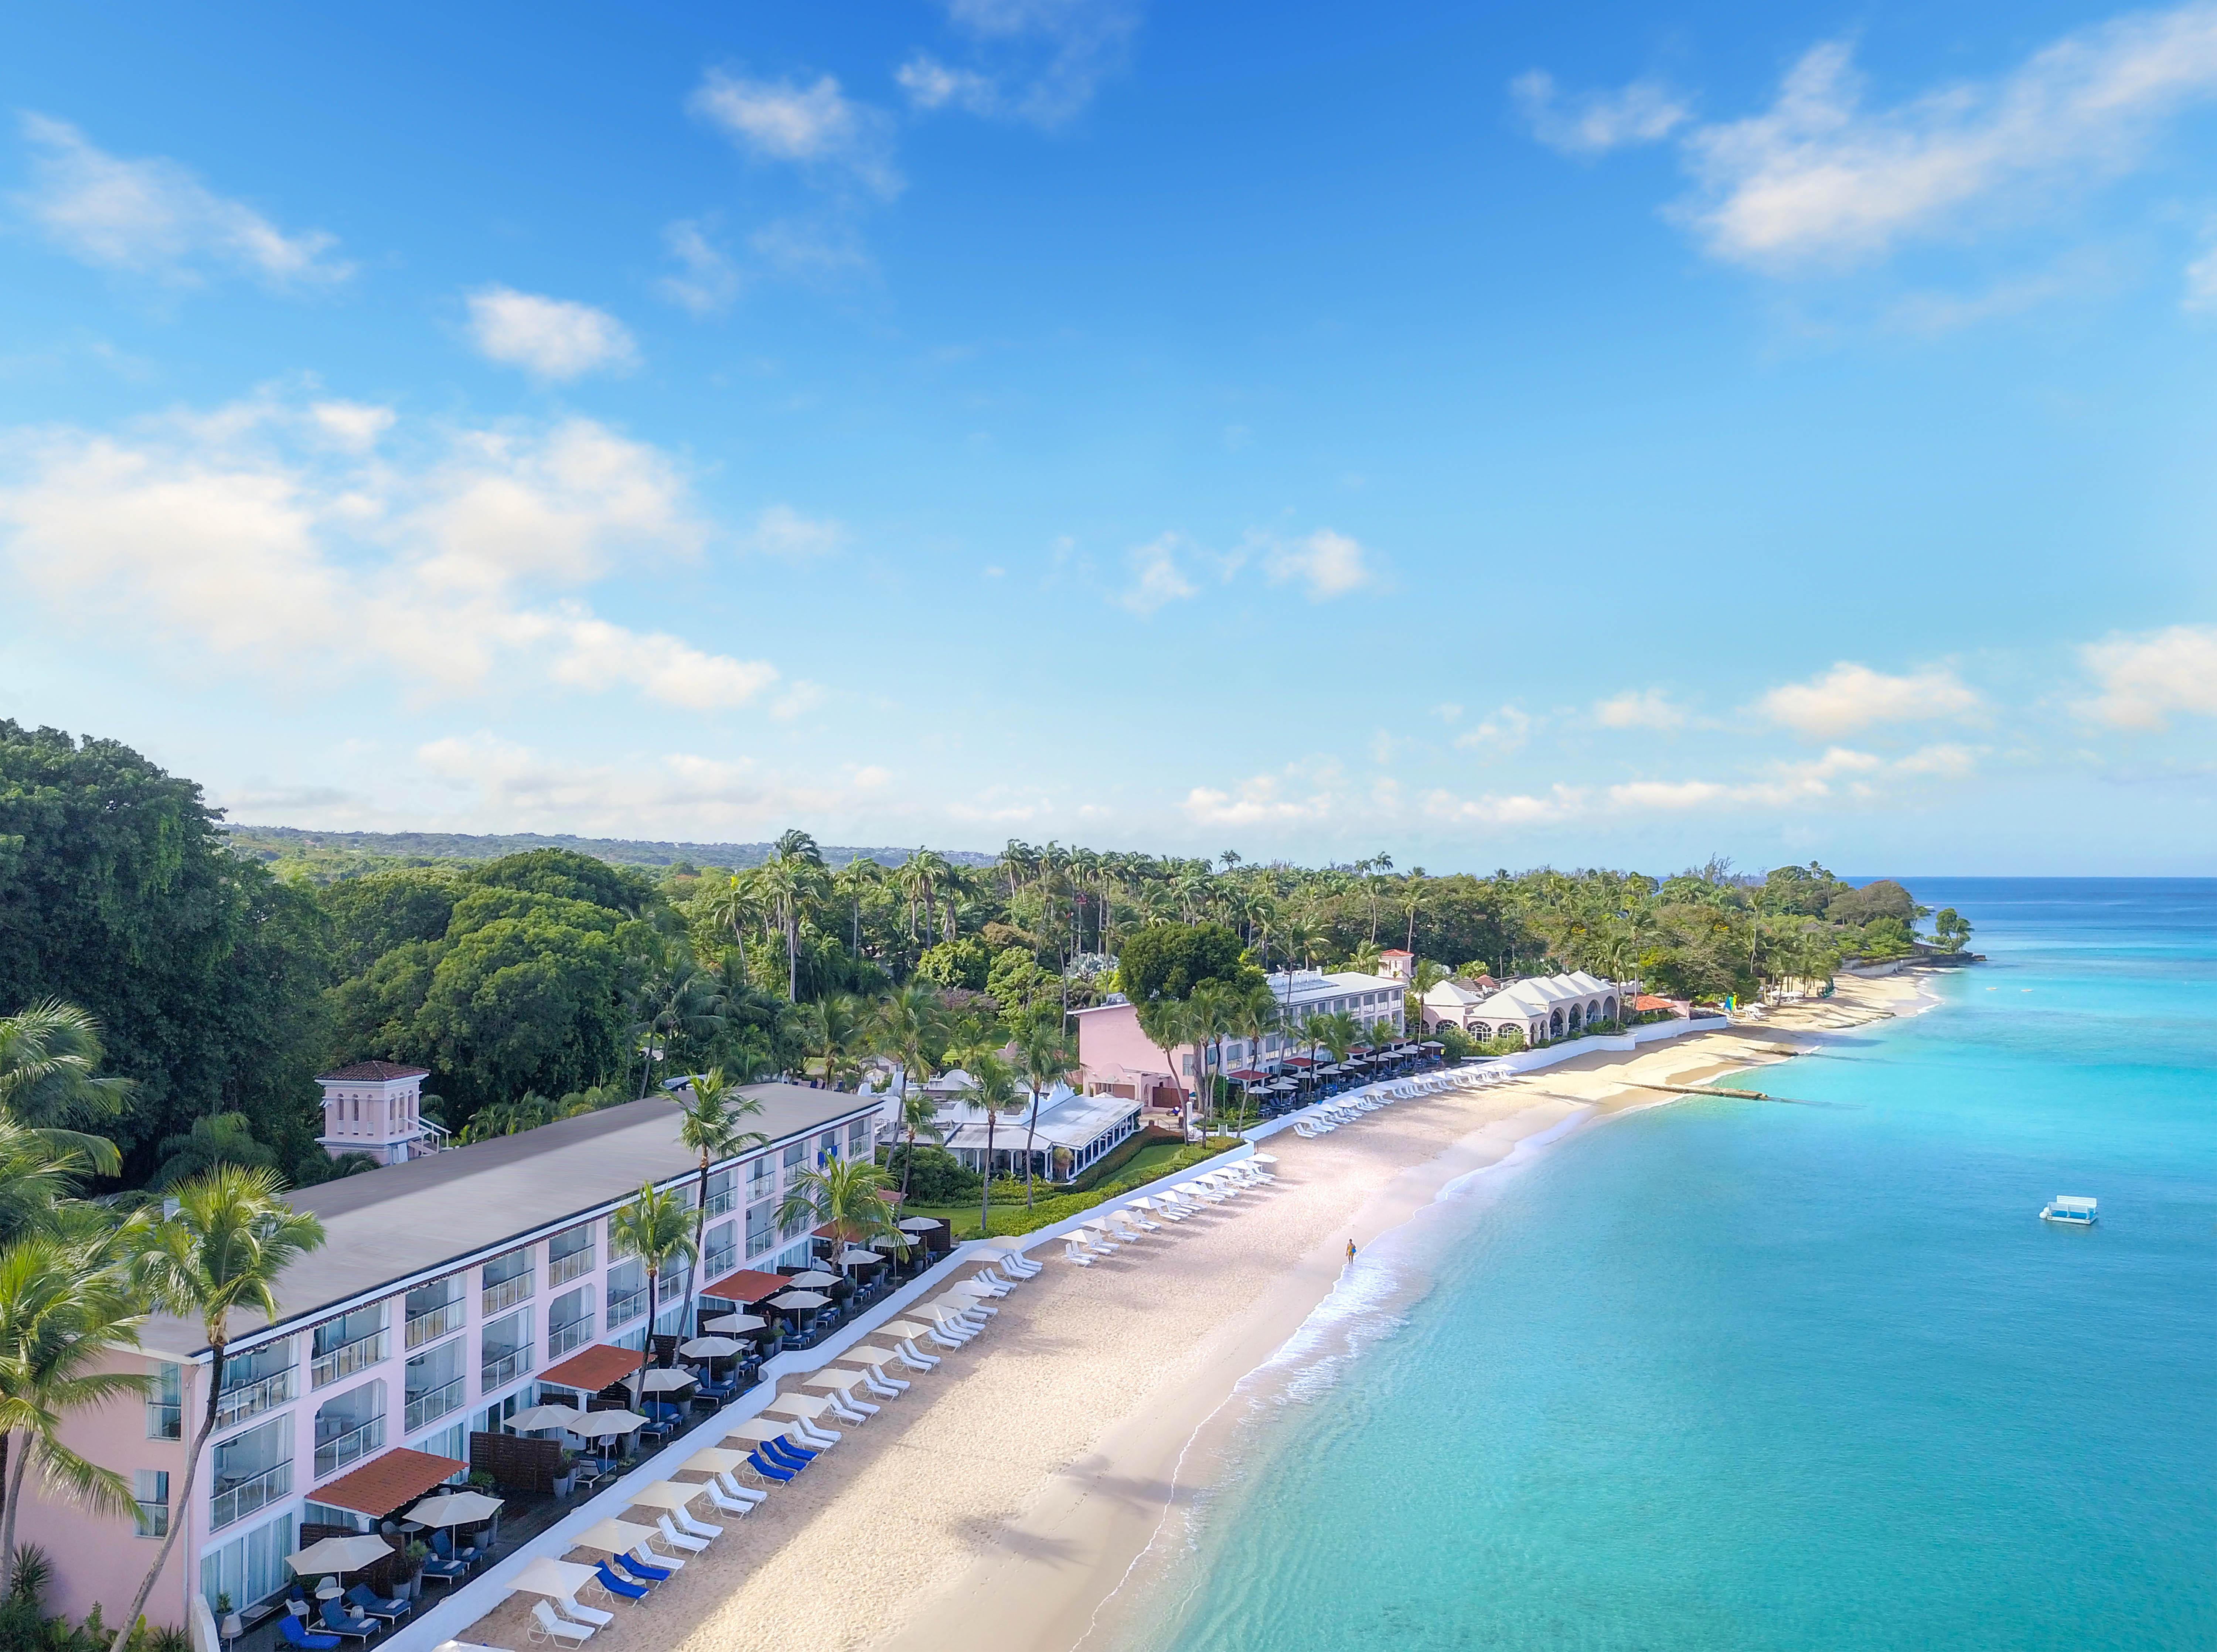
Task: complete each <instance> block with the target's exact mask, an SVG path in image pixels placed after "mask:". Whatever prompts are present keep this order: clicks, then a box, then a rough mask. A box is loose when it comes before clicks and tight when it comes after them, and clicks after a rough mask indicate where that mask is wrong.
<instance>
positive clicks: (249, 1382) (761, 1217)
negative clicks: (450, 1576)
mask: <svg viewBox="0 0 2217 1652" xmlns="http://www.w3.org/2000/svg"><path fill="white" fill-rule="evenodd" d="M365 1065H377V1066H380V1067H381V1066H383V1065H384V1063H365ZM421 1083H422V1075H421V1074H420V1073H417V1072H416V1071H415V1070H414V1069H393V1070H389V1071H383V1072H378V1073H363V1072H361V1069H356V1068H349V1069H343V1070H342V1071H341V1072H338V1073H333V1074H330V1075H328V1076H326V1078H325V1079H324V1084H325V1087H326V1090H325V1094H326V1097H327V1100H326V1110H325V1128H326V1137H325V1143H326V1145H327V1146H330V1147H333V1148H336V1149H338V1150H343V1151H349V1152H351V1151H356V1150H363V1151H376V1150H378V1149H379V1148H380V1146H381V1147H383V1148H384V1149H386V1150H388V1151H390V1150H392V1149H394V1148H396V1147H401V1148H405V1149H408V1150H409V1152H410V1154H411V1155H412V1150H413V1144H414V1143H416V1142H417V1139H418V1137H417V1136H415V1135H414V1134H412V1133H411V1132H412V1131H413V1130H414V1128H415V1120H414V1108H413V1106H412V1098H413V1096H414V1095H415V1094H416V1093H417V1090H420V1087H421ZM411 1085H412V1086H414V1087H416V1088H414V1089H411V1088H410V1087H411ZM744 1094H746V1095H748V1096H750V1097H752V1098H755V1099H758V1100H760V1101H761V1102H762V1104H763V1111H762V1113H761V1115H760V1116H759V1117H758V1118H757V1119H754V1120H752V1121H751V1122H752V1123H753V1124H754V1125H755V1126H756V1128H757V1129H759V1130H760V1131H762V1132H763V1134H764V1135H765V1136H767V1137H769V1141H768V1143H766V1144H764V1145H762V1146H759V1147H751V1148H750V1149H748V1150H746V1151H745V1152H744V1153H743V1154H741V1155H739V1156H736V1157H733V1158H730V1159H726V1160H723V1161H721V1162H718V1163H716V1164H714V1165H712V1166H711V1167H710V1170H709V1175H708V1182H707V1233H706V1236H705V1240H704V1243H703V1247H702V1250H703V1254H702V1256H701V1265H700V1267H698V1268H697V1269H686V1270H683V1271H681V1272H679V1273H675V1274H672V1275H665V1276H664V1278H663V1279H661V1281H660V1288H659V1290H658V1300H657V1301H656V1302H655V1303H653V1304H649V1303H648V1302H647V1300H646V1281H645V1273H644V1272H643V1269H642V1266H641V1264H640V1261H639V1258H637V1257H636V1256H626V1255H622V1254H618V1253H617V1251H616V1250H615V1249H614V1247H612V1246H611V1245H610V1243H609V1242H608V1217H609V1216H610V1215H611V1213H613V1212H614V1211H616V1210H617V1209H618V1208H619V1207H620V1206H621V1205H625V1204H627V1202H629V1201H630V1200H631V1199H633V1197H635V1196H636V1195H637V1193H639V1188H640V1187H641V1185H642V1184H648V1183H651V1184H652V1185H653V1186H655V1187H660V1188H670V1189H675V1190H676V1191H677V1192H678V1193H680V1194H681V1196H682V1197H683V1198H684V1199H686V1201H687V1203H688V1204H691V1203H692V1201H693V1199H694V1197H695V1193H696V1192H697V1190H698V1187H699V1180H700V1165H699V1161H698V1159H697V1158H696V1157H695V1155H694V1154H693V1153H692V1152H690V1151H689V1150H688V1149H687V1148H686V1147H685V1145H684V1144H683V1143H682V1142H681V1141H680V1140H679V1139H678V1135H677V1130H678V1123H679V1119H680V1114H679V1112H678V1109H677V1107H676V1106H675V1105H674V1104H673V1103H672V1102H671V1101H670V1100H668V1099H666V1098H665V1097H662V1096H655V1097H650V1098H649V1099H647V1100H640V1101H632V1102H627V1103H625V1104H623V1105H622V1106H614V1107H609V1108H606V1109H604V1110H602V1111H601V1112H598V1113H586V1114H584V1115H582V1116H580V1117H578V1118H575V1119H562V1120H559V1121H558V1122H556V1123H554V1124H550V1125H542V1126H541V1127H540V1128H539V1129H537V1130H529V1131H522V1132H521V1133H520V1134H517V1135H514V1136H503V1137H498V1138H497V1139H495V1140H492V1141H489V1142H481V1143H476V1144H474V1145H472V1146H467V1147H456V1148H451V1149H448V1150H445V1151H442V1152H435V1153H430V1154H428V1155H425V1156H420V1157H419V1156H404V1160H403V1161H402V1162H392V1163H390V1164H388V1165H387V1166H386V1168H380V1169H377V1170H373V1171H369V1172H367V1173H365V1174H361V1175H356V1176H348V1177H344V1178H342V1179H341V1180H336V1181H330V1182H325V1183H323V1184H322V1185H320V1186H318V1187H304V1188H300V1189H298V1190H296V1191H295V1192H293V1193H290V1194H288V1195H287V1199H288V1200H289V1202H290V1203H291V1204H292V1205H293V1208H294V1209H296V1210H300V1211H308V1212H311V1213H312V1214H313V1215H315V1216H317V1217H320V1218H321V1219H322V1221H323V1224H324V1232H325V1235H326V1239H325V1242H324V1246H323V1248H321V1249H319V1250H316V1251H313V1252H312V1253H310V1254H308V1255H306V1256H305V1257H303V1258H301V1260H300V1261H298V1262H296V1263H295V1264H294V1265H293V1267H291V1268H289V1269H287V1272H286V1273H285V1274H284V1276H283V1278H282V1279H281V1280H280V1281H279V1284H278V1311H277V1316H276V1318H275V1320H274V1321H273V1322H269V1323H263V1322H262V1321H261V1320H260V1318H259V1316H254V1317H252V1318H249V1319H246V1320H245V1321H244V1322H241V1323H239V1324H238V1325H237V1326H236V1328H235V1330H234V1335H233V1339H232V1341H231V1343H230V1345H229V1347H228V1350H227V1356H228V1357H227V1358H226V1359H225V1360H224V1362H223V1369H222V1370H221V1371H219V1372H218V1371H215V1370H213V1369H211V1365H212V1360H211V1353H210V1350H209V1348H208V1346H207V1340H206V1338H205V1336H204V1335H202V1332H201V1327H200V1326H199V1325H198V1324H197V1323H194V1322H183V1321H180V1320H176V1319H171V1318H166V1317H161V1316H157V1317H156V1318H154V1319H153V1320H151V1322H149V1323H148V1324H147V1325H146V1327H145V1330H144V1332H143V1333H142V1344H143V1348H142V1352H140V1353H136V1354H133V1355H122V1354H119V1355H116V1356H114V1365H112V1366H111V1368H112V1369H113V1368H120V1369H123V1370H127V1371H133V1372H144V1373H145V1374H147V1375H149V1376H151V1378H153V1385H152V1387H151V1390H149V1392H148V1393H147V1395H146V1396H145V1398H144V1399H143V1400H141V1399H139V1398H135V1397H134V1398H130V1399H125V1400H117V1401H115V1402H113V1403H110V1404H108V1405H104V1406H100V1407H97V1408H94V1409H88V1410H85V1411H83V1412H78V1413H75V1414H72V1415H70V1416H69V1417H68V1418H67V1419H66V1420H65V1422H64V1424H63V1427H62V1429H61V1437H62V1440H63V1443H64V1444H65V1445H69V1446H70V1447H71V1448H72V1449H74V1450H76V1451H77V1452H80V1453H82V1454H83V1456H85V1457H87V1458H90V1460H91V1461H93V1462H95V1463H98V1464H102V1465H103V1466H105V1467H109V1468H113V1469H115V1470H118V1471H119V1472H120V1474H121V1475H122V1476H123V1478H124V1480H125V1481H126V1482H127V1483H129V1484H131V1485H132V1486H133V1488H134V1489H135V1492H136V1497H137V1503H138V1514H137V1517H136V1519H135V1520H133V1519H125V1518H118V1517H115V1516H113V1515H106V1516H103V1515H96V1514H93V1513H88V1512H87V1511H85V1510H84V1509H83V1508H81V1507H76V1506H74V1505H71V1504H69V1503H67V1502H64V1501H59V1500H57V1499H55V1498H53V1497H52V1496H50V1495H46V1494H44V1493H42V1492H40V1491H38V1490H36V1489H33V1488H34V1485H35V1481H29V1482H26V1491H27V1494H28V1495H27V1497H26V1501H25V1504H24V1507H23V1508H22V1512H21V1515H20V1524H19V1526H18V1528H17V1532H16V1538H17V1541H18V1542H19V1543H24V1544H38V1545H39V1546H40V1548H42V1549H43V1550H45V1551H46V1553H47V1554H48V1555H49V1556H52V1560H53V1568H54V1581H53V1589H52V1608H51V1609H52V1610H55V1611H59V1612H65V1613H67V1614H68V1615H69V1616H70V1617H71V1618H81V1617H83V1615H84V1614H85V1613H86V1612H89V1611H90V1610H91V1608H92V1606H93V1604H94V1603H95V1602H96V1601H97V1602H99V1603H102V1605H104V1606H106V1607H107V1608H108V1610H109V1611H110V1612H116V1611H120V1610H121V1609H122V1607H123V1606H125V1605H126V1604H127V1602H128V1601H129V1600H130V1599H131V1596H132V1593H133V1591H134V1590H135V1589H136V1588H137V1587H138V1583H139V1578H140V1577H142V1576H143V1575H145V1569H146V1568H147V1566H148V1565H149V1564H151V1561H152V1556H153V1554H154V1550H155V1548H156V1543H155V1541H154V1540H155V1539H157V1538H160V1537H161V1536H162V1535H163V1534H164V1532H167V1531H168V1530H169V1527H170V1522H172V1521H182V1522H183V1523H184V1529H183V1532H182V1534H181V1535H180V1538H179V1540H178V1543H177V1545H176V1549H175V1550H172V1552H171V1555H170V1561H169V1563H168V1565H167V1566H166V1568H165V1569H164V1573H163V1575H162V1577H161V1579H160V1581H159V1582H158V1584H157V1587H156V1589H155V1592H154V1594H153V1596H152V1598H151V1600H149V1601H148V1602H147V1608H146V1615H147V1620H148V1621H149V1622H150V1623H151V1624H157V1625H161V1624H173V1625H176V1626H179V1627H182V1626H183V1625H184V1624H186V1623H187V1622H188V1601H189V1600H190V1598H191V1596H192V1595H194V1594H195V1593H197V1594H199V1595H200V1596H201V1598H202V1599H203V1600H206V1601H207V1603H208V1606H209V1607H210V1609H211V1610H212V1611H213V1609H214V1606H215V1603H216V1600H217V1598H218V1597H219V1595H228V1596H229V1597H230V1598H231V1602H232V1606H233V1607H234V1608H235V1609H237V1610H238V1611H239V1612H242V1613H244V1614H245V1615H246V1617H247V1618H248V1621H249V1622H250V1623H251V1622H252V1621H253V1620H254V1618H256V1616H257V1615H258V1612H257V1608H266V1607H267V1606H268V1605H269V1603H270V1602H271V1601H272V1600H274V1598H275V1596H276V1595H277V1594H278V1593H280V1592H281V1591H282V1590H284V1589H285V1588H286V1587H288V1586H289V1585H290V1584H291V1582H292V1581H293V1577H292V1573H291V1572H290V1571H289V1570H288V1569H287V1566H286V1564H285V1556H287V1555H288V1554H291V1553H293V1551H294V1550H297V1549H298V1548H300V1546H301V1545H300V1543H299V1542H298V1541H297V1540H296V1539H297V1538H298V1536H299V1534H300V1528H301V1526H302V1525H303V1524H304V1523H312V1524H315V1525H317V1526H322V1527H326V1528H329V1527H338V1528H351V1529H355V1530H363V1531H370V1530H375V1529H376V1528H377V1525H378V1523H379V1522H380V1521H383V1520H386V1519H390V1518H392V1516H393V1515H394V1514H395V1513H397V1512H398V1510H400V1509H402V1508H403V1507H406V1506H408V1505H410V1504H412V1503H413V1502H414V1501H416V1499H417V1498H418V1497H419V1496H421V1495H423V1494H424V1493H426V1492H428V1491H429V1490H431V1489H433V1488H434V1487H435V1486H438V1485H441V1484H443V1483H446V1482H449V1481H454V1480H456V1479H460V1478H463V1477H466V1476H467V1474H468V1472H469V1470H470V1467H471V1459H472V1455H473V1452H475V1451H476V1449H477V1448H478V1446H479V1442H480V1441H482V1440H484V1438H485V1436H486V1435H493V1434H498V1433H499V1431H500V1425H501V1422H502V1421H503V1418H506V1417H509V1416H512V1415H515V1414H516V1411H517V1410H518V1409H522V1408H523V1407H527V1406H530V1405H533V1404H535V1403H537V1402H538V1400H539V1397H540V1389H541V1387H542V1385H546V1386H552V1387H557V1388H566V1389H568V1390H571V1391H573V1392H574V1391H576V1390H578V1389H579V1388H581V1387H584V1388H591V1387H597V1386H599V1382H600V1381H605V1380H606V1375H605V1373H606V1372H607V1371H608V1370H610V1369H628V1368H629V1366H630V1365H631V1364H632V1356H630V1355H628V1354H618V1353H615V1352H614V1350H635V1349H638V1348H640V1347H644V1346H645V1337H646V1335H647V1329H648V1326H649V1324H650V1323H652V1326H653V1327H654V1328H655V1330H656V1331H658V1332H675V1331H681V1330H690V1329H691V1328H692V1322H693V1319H694V1317H695V1315H694V1308H695V1303H696V1301H697V1300H698V1299H699V1298H700V1297H701V1295H702V1294H704V1292H703V1290H702V1283H703V1282H706V1283H707V1284H714V1283H718V1282H720V1281H722V1280H723V1279H724V1278H725V1276H726V1275H728V1274H732V1273H734V1272H735V1271H736V1270H739V1269H743V1268H745V1267H749V1266H750V1265H751V1266H752V1267H758V1268H761V1269H765V1270H767V1269H771V1268H775V1267H780V1266H797V1265H801V1264H805V1263H806V1261H807V1260H808V1256H809V1252H810V1245H811V1236H810V1233H809V1231H808V1230H807V1228H806V1225H804V1224H780V1223H779V1222H778V1221H777V1215H776V1213H777V1208H778V1204H779V1201H780V1199H781V1196H782V1194H783V1193H784V1191H785V1189H786V1188H787V1187H788V1186H789V1185H790V1184H791V1182H792V1180H793V1179H794V1177H795V1176H796V1175H797V1174H800V1172H802V1171H804V1170H806V1169H808V1168H812V1167H813V1166H815V1165H816V1164H818V1163H819V1162H822V1161H823V1160H824V1158H825V1157H826V1156H847V1157H849V1158H853V1157H859V1156H864V1155H867V1154H868V1153H869V1152H870V1151H871V1150H872V1147H873V1140H872V1137H873V1133H874V1132H873V1128H872V1125H873V1121H874V1117H875V1115H876V1113H877V1112H878V1109H879V1107H880V1098H879V1097H877V1096H874V1095H856V1094H852V1093H850V1092H842V1091H837V1090H822V1089H814V1088H809V1087H806V1086H804V1085H799V1084H785V1083H769V1084H753V1085H749V1086H747V1087H745V1090H744ZM357 1097H359V1098H361V1107H362V1112H361V1119H360V1121H359V1122H360V1126H361V1134H356V1133H355V1126H356V1123H357V1121H356V1119H355V1105H356V1100H357ZM396 1099H398V1100H409V1101H410V1103H411V1104H410V1105H407V1106H394V1105H393V1104H394V1102H395V1100H396ZM335 1106H343V1113H334V1112H333V1111H332V1109H333V1108H334V1107H335ZM380 1108H381V1109H382V1110H381V1111H380V1110H379V1109H380ZM380 1137H381V1139H380ZM364 1143H367V1146H365V1145H364ZM596 1378H598V1379H599V1381H596V1380H595V1379H596ZM211 1382H213V1383H214V1384H217V1392H218V1409H217V1413H216V1416H217V1423H216V1428H215V1432H214V1433H213V1435H212V1436H211V1438H210V1442H209V1445H208V1447H207V1456H206V1458H204V1459H203V1461H202V1463H201V1469H200V1472H199V1475H198V1476H197V1477H196V1478H195V1482H194V1486H193V1494H192V1498H191V1501H190V1502H189V1503H188V1504H183V1503H180V1502H179V1501H177V1500H176V1497H175V1496H174V1495H173V1489H176V1488H181V1487H182V1484H183V1481H184V1469H185V1460H184V1457H185V1451H186V1442H188V1440H189V1439H190V1438H191V1437H192V1434H193V1433H194V1432H195V1430H196V1429H197V1427H198V1424H199V1420H200V1418H201V1416H202V1415H203V1414H204V1411H205V1408H206V1406H207V1393H208V1384H210V1383H211ZM508 1443H509V1444H513V1443H514V1442H513V1439H512V1438H509V1442H508ZM486 1448H487V1449H497V1447H495V1446H493V1445H492V1444H491V1442H486Z"/></svg>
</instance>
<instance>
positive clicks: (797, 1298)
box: [769, 1291, 831, 1308]
mask: <svg viewBox="0 0 2217 1652" xmlns="http://www.w3.org/2000/svg"><path fill="white" fill-rule="evenodd" d="M830 1304H831V1298H829V1297H827V1296H825V1295H824V1293H823V1292H822V1291H785V1292H784V1293H782V1294H781V1295H779V1296H775V1297H772V1298H770V1299H769V1305H770V1306H771V1307H773V1308H823V1307H827V1306H829V1305H830Z"/></svg>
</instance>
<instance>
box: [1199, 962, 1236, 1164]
mask: <svg viewBox="0 0 2217 1652" xmlns="http://www.w3.org/2000/svg"><path fill="white" fill-rule="evenodd" d="M1186 1013H1187V1017H1188V1021H1187V1029H1186V1030H1187V1033H1188V1035H1189V1037H1191V1038H1192V1039H1193V1040H1194V1064H1195V1066H1196V1067H1198V1068H1199V1069H1200V1071H1199V1073H1197V1074H1196V1075H1195V1077H1196V1080H1197V1082H1199V1083H1201V1084H1206V1085H1207V1087H1208V1116H1209V1117H1210V1118H1212V1119H1213V1117H1214V1115H1215V1113H1216V1110H1217V1109H1216V1102H1217V1094H1216V1082H1215V1080H1214V1078H1213V1077H1212V1076H1210V1073H1209V1069H1210V1068H1211V1067H1212V1066H1213V1067H1215V1068H1216V1069H1218V1070H1219V1071H1221V1070H1222V1069H1223V1066H1224V1040H1225V1039H1227V1038H1229V1037H1230V1036H1231V1035H1232V1033H1236V1032H1238V1029H1239V994H1238V989H1236V988H1234V987H1232V985H1230V984H1229V983H1226V982H1223V981H1203V982H1201V983H1200V984H1199V985H1198V986H1196V987H1195V988H1194V989H1193V995H1192V996H1191V997H1189V999H1187V1001H1186ZM1202 1128H1203V1129H1204V1130H1206V1129H1207V1125H1205V1124H1204V1125H1202Z"/></svg>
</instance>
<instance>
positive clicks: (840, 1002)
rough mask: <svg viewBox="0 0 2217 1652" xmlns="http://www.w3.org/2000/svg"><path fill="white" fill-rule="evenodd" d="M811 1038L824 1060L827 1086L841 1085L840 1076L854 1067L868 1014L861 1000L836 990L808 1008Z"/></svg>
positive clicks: (825, 1083)
mask: <svg viewBox="0 0 2217 1652" xmlns="http://www.w3.org/2000/svg"><path fill="white" fill-rule="evenodd" d="M805 1024H806V1026H807V1028H808V1041H809V1043H810V1045H812V1047H813V1049H814V1051H815V1054H816V1056H817V1057H818V1059H819V1060H821V1061H822V1062H823V1063H824V1088H826V1089H832V1090H836V1089H837V1088H839V1080H840V1078H841V1077H842V1076H843V1075H845V1074H848V1073H851V1072H852V1071H853V1070H854V1065H855V1063H854V1057H855V1056H856V1055H857V1054H858V1053H860V1051H861V1045H862V1043H863V1041H864V1032H865V1029H866V1028H867V1027H868V1011H867V1009H866V1007H865V1006H864V1005H863V1003H862V1001H861V999H859V998H857V997H855V996H854V994H852V993H849V992H837V993H833V994H832V995H831V996H830V997H828V998H819V999H818V1000H817V1001H816V1002H814V1003H812V1004H810V1005H808V1006H807V1007H806V1023H805Z"/></svg>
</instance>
